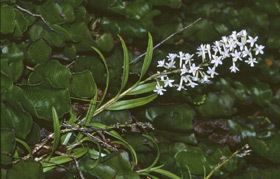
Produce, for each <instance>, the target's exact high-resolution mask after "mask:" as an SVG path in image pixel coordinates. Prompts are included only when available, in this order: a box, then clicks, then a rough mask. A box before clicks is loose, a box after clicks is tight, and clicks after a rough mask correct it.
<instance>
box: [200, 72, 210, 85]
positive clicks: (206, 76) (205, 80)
mask: <svg viewBox="0 0 280 179" xmlns="http://www.w3.org/2000/svg"><path fill="white" fill-rule="evenodd" d="M209 81H210V80H209V76H208V75H206V74H204V75H203V77H202V79H201V83H208V82H209Z"/></svg>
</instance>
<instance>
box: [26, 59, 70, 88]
mask: <svg viewBox="0 0 280 179" xmlns="http://www.w3.org/2000/svg"><path fill="white" fill-rule="evenodd" d="M70 78H71V73H70V70H69V69H68V68H66V67H65V66H64V65H62V64H60V63H59V61H57V60H51V61H47V62H46V63H43V64H40V65H38V66H37V67H36V68H35V69H34V71H33V72H32V73H31V74H30V75H29V78H28V83H29V84H40V85H42V86H46V87H49V88H55V89H65V88H68V87H69V84H70Z"/></svg>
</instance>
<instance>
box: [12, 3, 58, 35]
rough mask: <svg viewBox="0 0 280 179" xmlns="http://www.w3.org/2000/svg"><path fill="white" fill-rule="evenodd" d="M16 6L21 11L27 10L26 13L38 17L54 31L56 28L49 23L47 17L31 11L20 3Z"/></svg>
mask: <svg viewBox="0 0 280 179" xmlns="http://www.w3.org/2000/svg"><path fill="white" fill-rule="evenodd" d="M16 8H17V9H18V10H20V11H23V12H25V13H27V14H29V15H31V16H33V17H37V18H39V19H41V21H42V22H43V23H44V24H46V25H47V26H48V28H50V30H52V31H54V29H53V28H52V27H51V26H50V25H49V23H48V22H47V21H46V19H45V18H44V17H43V16H42V15H41V14H34V13H32V12H31V11H29V10H27V9H25V8H23V7H21V6H19V5H16Z"/></svg>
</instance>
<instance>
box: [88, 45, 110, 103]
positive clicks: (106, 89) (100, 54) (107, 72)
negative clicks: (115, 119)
mask: <svg viewBox="0 0 280 179" xmlns="http://www.w3.org/2000/svg"><path fill="white" fill-rule="evenodd" d="M91 48H92V49H93V50H94V51H95V52H96V53H97V54H98V55H99V57H100V58H101V60H102V62H103V64H104V66H105V69H106V87H105V89H104V92H103V96H102V98H101V100H100V102H99V103H98V106H100V104H101V103H102V102H103V100H104V98H105V96H106V94H107V91H108V87H109V83H110V76H109V68H108V65H107V62H106V60H105V58H104V56H103V55H102V53H101V52H100V51H99V50H98V49H97V48H95V47H91Z"/></svg>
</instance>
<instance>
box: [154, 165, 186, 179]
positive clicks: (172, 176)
mask: <svg viewBox="0 0 280 179" xmlns="http://www.w3.org/2000/svg"><path fill="white" fill-rule="evenodd" d="M151 171H153V172H156V173H159V174H161V175H163V176H166V177H168V178H170V179H180V177H178V176H177V175H175V174H174V173H171V172H169V171H167V170H164V169H161V168H158V169H155V170H151Z"/></svg>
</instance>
